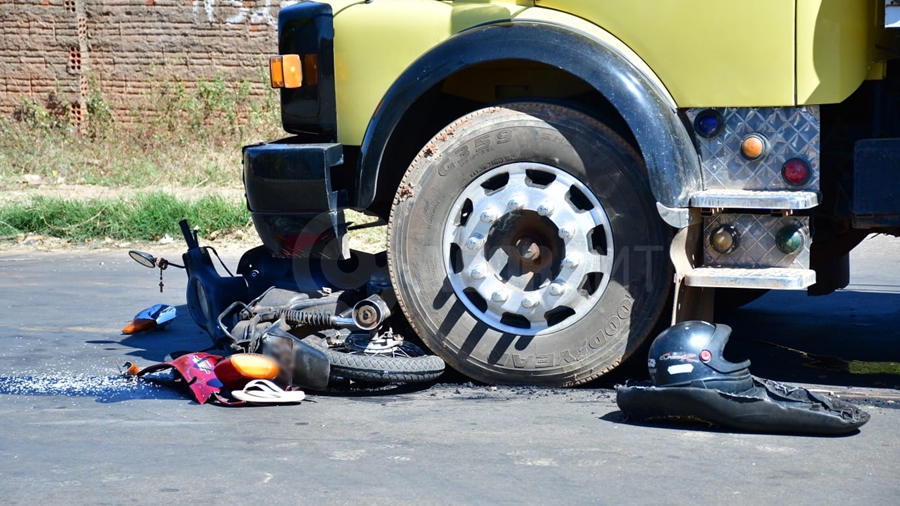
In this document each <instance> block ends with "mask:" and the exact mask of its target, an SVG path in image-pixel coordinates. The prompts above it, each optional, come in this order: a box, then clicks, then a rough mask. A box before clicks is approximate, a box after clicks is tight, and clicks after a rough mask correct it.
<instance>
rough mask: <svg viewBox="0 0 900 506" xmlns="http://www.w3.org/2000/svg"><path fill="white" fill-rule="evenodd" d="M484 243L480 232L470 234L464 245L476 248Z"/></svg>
mask: <svg viewBox="0 0 900 506" xmlns="http://www.w3.org/2000/svg"><path fill="white" fill-rule="evenodd" d="M483 243H484V236H483V235H481V234H472V237H469V238H468V239H467V240H466V247H467V248H469V249H472V250H475V249H478V248H480V247H481V245H482V244H483Z"/></svg>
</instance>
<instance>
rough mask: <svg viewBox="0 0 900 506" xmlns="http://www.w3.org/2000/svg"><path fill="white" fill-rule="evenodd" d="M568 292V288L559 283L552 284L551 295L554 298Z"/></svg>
mask: <svg viewBox="0 0 900 506" xmlns="http://www.w3.org/2000/svg"><path fill="white" fill-rule="evenodd" d="M565 291H566V286H565V285H563V284H561V283H560V282H559V281H557V282H555V283H552V284H550V295H552V296H554V297H559V296H560V295H562V294H563V293H565Z"/></svg>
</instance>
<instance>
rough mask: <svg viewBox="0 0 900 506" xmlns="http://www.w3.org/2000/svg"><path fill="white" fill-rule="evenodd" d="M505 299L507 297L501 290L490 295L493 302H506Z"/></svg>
mask: <svg viewBox="0 0 900 506" xmlns="http://www.w3.org/2000/svg"><path fill="white" fill-rule="evenodd" d="M507 298H509V296H508V295H507V294H506V292H504V291H502V290H497V291H496V292H494V293H493V294H491V300H492V301H494V302H506V299H507Z"/></svg>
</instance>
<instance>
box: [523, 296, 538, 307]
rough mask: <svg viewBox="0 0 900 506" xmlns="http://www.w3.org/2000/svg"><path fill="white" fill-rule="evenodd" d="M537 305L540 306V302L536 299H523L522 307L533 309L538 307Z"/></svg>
mask: <svg viewBox="0 0 900 506" xmlns="http://www.w3.org/2000/svg"><path fill="white" fill-rule="evenodd" d="M537 304H538V301H537V300H535V299H532V298H531V297H525V298H524V299H522V307H528V308H531V307H534V306H537Z"/></svg>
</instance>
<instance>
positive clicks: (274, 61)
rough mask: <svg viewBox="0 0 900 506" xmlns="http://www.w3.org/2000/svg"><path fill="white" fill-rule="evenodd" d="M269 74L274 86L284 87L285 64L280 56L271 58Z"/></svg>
mask: <svg viewBox="0 0 900 506" xmlns="http://www.w3.org/2000/svg"><path fill="white" fill-rule="evenodd" d="M269 76H270V79H271V80H272V87H273V88H284V66H283V64H282V60H281V57H280V56H272V57H271V58H269Z"/></svg>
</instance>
